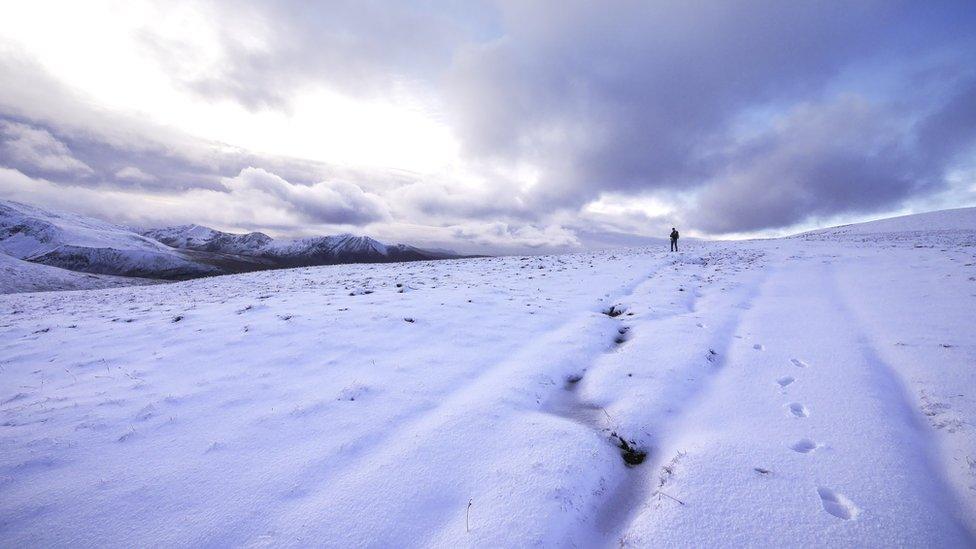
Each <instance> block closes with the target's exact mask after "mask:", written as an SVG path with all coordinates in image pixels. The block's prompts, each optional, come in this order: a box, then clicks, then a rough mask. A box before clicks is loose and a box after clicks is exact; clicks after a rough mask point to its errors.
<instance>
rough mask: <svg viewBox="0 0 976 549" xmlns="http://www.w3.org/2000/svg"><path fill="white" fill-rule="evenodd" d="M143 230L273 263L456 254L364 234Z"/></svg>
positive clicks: (176, 243)
mask: <svg viewBox="0 0 976 549" xmlns="http://www.w3.org/2000/svg"><path fill="white" fill-rule="evenodd" d="M143 234H144V235H146V236H148V237H151V238H154V239H156V240H158V241H160V242H162V243H164V244H167V245H169V246H173V247H174V248H180V249H186V250H197V251H201V252H219V253H224V254H238V255H241V256H245V257H251V258H257V259H259V260H261V261H262V262H265V263H266V264H268V265H270V266H274V267H306V266H313V265H335V264H339V263H388V262H395V261H422V260H427V259H448V258H453V257H458V256H457V254H454V253H452V252H437V251H428V250H422V249H420V248H414V247H412V246H406V245H404V244H396V245H393V246H389V245H386V244H383V243H382V242H380V241H378V240H375V239H372V238H369V237H367V236H355V235H351V234H340V235H335V236H319V237H310V238H300V239H296V240H287V239H286V240H274V239H272V238H271V237H269V236H268V235H266V234H263V233H256V232H255V233H246V234H234V233H225V232H222V231H217V230H214V229H211V228H208V227H202V226H200V225H183V226H178V227H170V228H166V229H152V230H149V231H146V232H145V233H143Z"/></svg>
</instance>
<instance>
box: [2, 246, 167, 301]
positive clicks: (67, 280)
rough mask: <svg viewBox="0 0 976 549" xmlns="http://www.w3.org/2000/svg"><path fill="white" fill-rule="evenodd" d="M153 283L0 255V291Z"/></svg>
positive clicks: (3, 292) (140, 279)
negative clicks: (83, 271)
mask: <svg viewBox="0 0 976 549" xmlns="http://www.w3.org/2000/svg"><path fill="white" fill-rule="evenodd" d="M155 283H158V281H155V280H149V279H145V278H133V277H121V276H109V275H96V274H91V273H78V272H75V271H69V270H67V269H59V268H57V267H51V266H48V265H41V264H39V263H31V262H29V261H24V260H22V259H17V258H16V257H11V256H9V255H4V254H0V294H11V293H17V292H47V291H51V290H93V289H100V288H117V287H119V286H133V285H140V284H155Z"/></svg>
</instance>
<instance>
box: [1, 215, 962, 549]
mask: <svg viewBox="0 0 976 549" xmlns="http://www.w3.org/2000/svg"><path fill="white" fill-rule="evenodd" d="M965 212H967V211H964V212H963V213H953V214H945V215H946V216H947V217H951V221H946V222H945V223H946V224H945V226H942V225H941V223H942V222H941V221H938V222H937V221H936V220H937V219H940V216H930V217H929V218H926V219H924V220H923V221H924V225H923V226H922V227H923V228H924V229H925V230H926V231H928V232H926V233H921V232H917V231H918V229H916V228H911V229H910V231H915V233H914V234H913V235H912V237H911V239H900V238H894V237H893V235H895V233H891V232H888V233H884V232H879V230H878V229H877V227H878V225H876V226H875V227H874V228H870V229H868V230H867V232H869V233H870V234H875V235H877V234H887V235H889V236H891V237H892V238H880V237H879V238H874V239H852V240H843V241H842V242H840V243H838V242H836V241H834V239H825V240H823V241H821V240H816V239H811V240H808V239H806V238H786V239H773V240H756V241H749V242H715V243H708V242H694V243H689V244H688V245H686V249H683V250H682V251H681V252H680V253H674V254H672V253H668V252H667V251H666V247H662V249H658V248H654V249H647V248H644V249H632V250H623V251H615V252H596V253H584V254H574V255H565V256H545V257H506V258H481V259H463V260H449V261H436V262H434V261H431V262H414V263H400V264H385V265H338V266H325V267H313V268H299V269H290V270H279V271H262V272H256V273H248V274H241V275H232V276H225V277H215V278H205V279H199V280H192V281H187V282H179V283H174V284H166V285H156V286H146V287H132V288H119V289H111V290H94V291H84V292H70V293H69V292H51V293H45V294H14V295H6V296H0V437H2V438H0V447H2V448H3V451H2V452H0V535H2V539H3V540H4V545H9V546H12V547H26V546H31V547H37V546H85V547H89V546H91V547H95V546H99V547H100V546H220V547H225V546H276V547H277V546H287V547H309V546H313V547H323V546H324V547H361V546H375V547H526V546H542V547H621V546H623V547H658V546H660V547H688V546H694V547H783V546H832V547H893V546H910V547H972V546H973V545H974V543H976V537H974V529H976V527H974V525H976V424H974V418H976V369H974V368H973V365H974V363H976V331H974V330H973V326H974V325H976V246H973V245H972V241H971V240H970V239H969V236H967V235H968V234H969V233H970V232H971V231H973V230H976V214H974V213H973V210H968V213H965ZM899 223H903V222H899ZM913 223H914V222H913ZM950 223H951V226H950V225H949V224H950ZM882 226H883V225H882ZM845 230H846V229H845ZM857 230H860V229H852V230H847V232H846V233H845V234H853V232H852V231H857ZM934 243H937V245H935V244H934Z"/></svg>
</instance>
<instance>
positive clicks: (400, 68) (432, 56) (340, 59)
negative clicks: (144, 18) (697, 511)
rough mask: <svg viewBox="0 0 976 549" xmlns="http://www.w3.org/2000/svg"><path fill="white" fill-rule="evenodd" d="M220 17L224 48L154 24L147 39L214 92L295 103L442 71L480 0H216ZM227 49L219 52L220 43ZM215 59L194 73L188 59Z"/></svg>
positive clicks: (254, 101)
mask: <svg viewBox="0 0 976 549" xmlns="http://www.w3.org/2000/svg"><path fill="white" fill-rule="evenodd" d="M208 8H209V9H211V10H213V15H212V17H213V19H215V20H218V21H220V25H219V30H218V32H217V33H216V35H215V36H214V38H215V39H216V40H215V41H216V48H214V47H211V48H208V49H207V51H206V53H205V55H198V54H201V53H202V52H200V50H199V48H197V47H193V45H192V44H186V43H183V42H180V41H174V40H173V39H172V38H167V37H165V36H162V35H160V34H159V33H153V32H151V31H149V30H144V31H143V32H142V34H141V39H142V42H143V45H144V46H145V47H146V48H147V49H148V51H150V52H152V54H153V55H154V56H155V57H156V58H157V59H158V60H160V62H162V63H163V65H164V66H166V67H167V68H168V69H169V70H170V72H172V73H175V74H178V75H179V78H180V80H181V81H182V83H183V85H184V86H185V87H186V88H187V89H190V90H192V91H194V92H196V93H198V94H200V95H202V96H204V97H206V98H209V99H223V98H230V99H233V100H235V101H237V102H239V103H240V104H242V105H244V106H246V107H247V108H249V109H255V110H261V109H285V110H287V109H288V108H289V106H290V100H291V98H292V93H293V92H294V91H295V90H297V89H300V88H302V87H304V86H310V85H325V86H327V87H329V88H331V89H334V90H338V91H341V92H343V93H348V94H353V95H356V96H360V97H362V96H372V95H384V94H389V93H391V92H393V91H394V90H395V89H396V88H398V87H402V86H412V85H414V84H417V83H419V81H421V80H431V79H435V78H436V75H437V74H438V72H439V70H440V69H441V68H442V67H444V66H446V65H448V64H449V63H450V60H451V57H452V55H453V51H454V49H455V48H456V47H457V46H458V44H460V43H462V42H463V41H464V40H465V39H466V38H467V37H468V36H469V35H470V34H471V32H472V30H471V29H470V27H471V25H473V24H474V23H473V22H472V21H473V18H474V17H475V16H476V15H481V16H486V15H489V14H490V12H489V11H488V10H487V9H484V8H483V7H480V6H479V3H478V2H466V3H465V5H463V6H457V7H452V6H450V5H449V4H445V5H442V6H438V9H432V7H431V6H428V5H425V4H424V3H413V2H383V1H377V0H332V1H328V2H311V3H310V2H304V1H301V0H285V1H281V2H273V3H268V2H251V1H245V2H213V3H210V4H209V6H208ZM215 49H216V50H217V55H216V56H215V55H214V51H213V50H215ZM201 63H202V64H203V65H204V66H206V67H207V68H206V69H201V70H197V71H195V72H194V73H187V71H186V70H185V67H186V66H188V65H191V66H192V65H199V64H201Z"/></svg>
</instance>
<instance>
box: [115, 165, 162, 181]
mask: <svg viewBox="0 0 976 549" xmlns="http://www.w3.org/2000/svg"><path fill="white" fill-rule="evenodd" d="M115 178H116V179H124V180H126V181H135V182H148V181H155V180H156V176H154V175H152V174H148V173H146V172H144V171H142V170H140V169H139V168H137V167H135V166H126V167H124V168H122V169H120V170H119V171H117V172H115Z"/></svg>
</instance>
